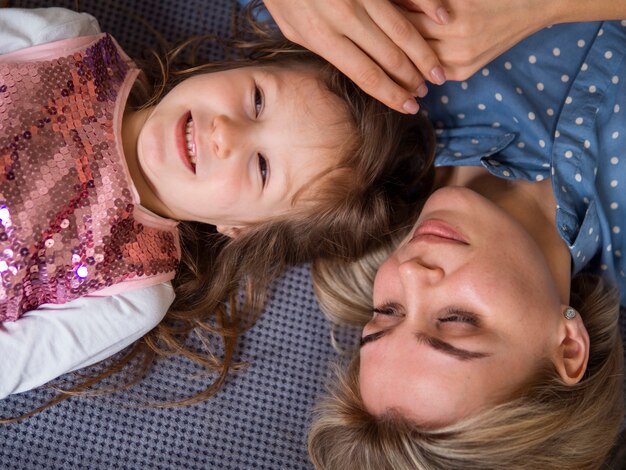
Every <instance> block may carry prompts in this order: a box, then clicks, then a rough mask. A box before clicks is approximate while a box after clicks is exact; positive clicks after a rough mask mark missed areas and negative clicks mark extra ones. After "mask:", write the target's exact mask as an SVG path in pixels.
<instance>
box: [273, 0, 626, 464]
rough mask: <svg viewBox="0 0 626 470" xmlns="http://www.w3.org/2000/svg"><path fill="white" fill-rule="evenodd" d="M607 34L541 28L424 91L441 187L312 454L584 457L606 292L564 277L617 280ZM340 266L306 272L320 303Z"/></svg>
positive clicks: (407, 243) (616, 76)
mask: <svg viewBox="0 0 626 470" xmlns="http://www.w3.org/2000/svg"><path fill="white" fill-rule="evenodd" d="M270 3H271V2H270ZM560 6H563V4H561V5H560ZM578 6H579V7H580V6H581V5H580V4H579V5H578ZM596 6H597V5H596ZM623 6H624V5H623V2H618V3H617V4H615V2H613V5H612V7H614V8H615V10H614V11H613V13H611V14H615V15H618V16H616V17H619V16H626V12H625V11H624V9H623ZM620 8H622V9H621V10H619V9H620ZM601 9H602V8H600V10H601ZM451 13H453V11H452V12H451ZM576 13H577V14H578V15H579V16H577V17H576V18H573V17H571V18H570V19H582V18H585V16H584V15H581V11H580V10H577V12H576ZM605 13H606V12H605ZM535 16H537V15H535ZM547 17H548V21H550V22H552V20H554V19H560V20H563V19H564V18H565V16H561V17H551V16H550V15H547ZM609 17H613V16H609ZM494 22H495V23H497V22H498V19H497V18H496V19H494ZM442 29H443V28H442ZM625 37H626V36H625V35H624V26H623V25H621V24H619V23H605V24H587V25H571V26H570V25H568V26H561V27H554V28H552V29H551V30H546V31H544V32H542V33H540V34H538V35H536V36H534V37H533V38H531V39H529V41H526V42H524V44H522V45H520V47H518V48H516V49H514V50H513V51H511V52H510V53H509V54H508V55H506V56H505V57H502V58H500V59H499V60H498V61H496V62H494V63H491V64H490V65H489V66H488V67H487V68H485V69H483V71H482V73H481V74H480V75H478V76H477V77H474V78H472V80H468V81H467V82H463V83H461V84H447V85H446V87H445V89H441V90H438V95H437V96H436V97H433V96H430V99H431V101H430V102H427V106H428V109H429V115H430V117H431V118H433V120H435V122H436V123H437V121H440V122H439V126H440V127H442V128H443V129H442V131H441V132H440V135H441V138H442V139H441V144H442V147H441V148H440V152H439V154H438V156H437V165H438V166H440V167H443V168H441V170H444V171H441V172H440V175H439V177H440V182H441V184H442V185H443V186H445V187H444V188H443V189H441V190H439V191H437V192H436V193H434V194H433V195H432V196H431V198H430V199H429V200H428V202H427V203H426V205H425V207H424V211H423V213H422V215H421V216H420V218H419V219H418V221H417V224H416V226H415V227H414V228H413V229H412V230H411V231H410V234H409V236H408V237H407V238H406V239H405V240H404V241H403V242H402V243H400V244H399V247H398V249H397V250H396V252H395V253H394V254H393V255H391V256H390V258H389V259H388V260H387V261H385V263H384V264H383V265H382V266H381V267H380V269H379V271H378V274H377V276H376V282H375V284H374V292H373V300H374V302H373V307H374V317H373V319H371V321H370V322H369V323H368V324H367V325H366V326H365V329H364V332H363V339H362V344H363V345H362V348H361V353H360V360H359V359H357V360H355V362H353V364H352V366H351V370H350V372H349V373H348V375H347V376H345V377H343V378H342V380H341V381H340V384H339V385H338V386H337V387H336V388H335V391H334V396H333V398H331V399H330V400H328V401H326V402H325V404H324V405H322V407H321V414H320V415H319V416H318V419H317V421H316V423H315V424H314V426H313V430H312V432H311V435H310V441H309V443H310V446H309V449H310V453H311V457H312V460H313V462H314V464H315V465H316V466H317V467H318V468H359V469H362V468H372V469H373V468H377V469H378V468H394V469H398V468H446V469H448V468H463V469H467V468H597V467H598V466H599V465H600V464H601V462H602V461H603V459H604V457H605V455H606V453H607V451H608V449H609V448H610V446H611V444H612V442H613V438H614V435H615V434H616V432H617V428H618V425H619V422H620V420H621V416H622V412H621V411H622V367H623V366H622V353H621V345H620V341H619V333H618V330H617V314H618V301H617V298H616V296H615V293H611V292H610V291H609V290H607V288H605V287H603V285H602V284H601V283H600V282H597V281H595V280H593V281H589V280H588V279H585V277H583V276H577V275H578V273H580V272H581V271H582V270H583V269H585V270H595V271H597V272H599V273H604V274H605V275H606V276H607V277H609V278H612V280H613V281H617V282H620V283H622V285H623V275H624V274H623V272H624V268H623V262H622V259H621V249H620V246H619V245H621V244H622V241H623V235H621V236H620V234H621V231H622V227H621V226H620V223H621V222H622V221H623V220H624V216H625V214H624V212H623V208H624V207H625V206H624V203H626V201H621V200H620V198H619V196H620V191H619V189H618V188H619V186H620V183H621V184H623V182H621V180H620V176H621V175H623V174H624V171H623V169H621V157H622V156H623V150H622V149H623V148H624V146H623V143H620V141H621V138H622V137H621V136H620V130H623V128H624V124H625V122H624V118H623V117H622V115H621V112H622V111H621V107H623V106H624V104H623V103H621V100H623V96H624V90H623V88H622V80H621V78H622V77H624V65H623V55H622V53H621V50H622V49H623V44H624V43H626V39H625ZM559 41H566V44H560V43H559ZM567 41H569V42H567ZM559 58H561V59H559ZM481 82H484V83H481ZM529 84H530V86H529ZM468 90H469V91H468ZM485 90H486V91H485ZM481 91H482V95H481V94H480V93H481ZM486 100H490V101H486ZM485 110H489V111H490V112H489V113H482V114H481V112H482V111H485ZM371 264H372V265H375V264H376V263H375V262H372V263H371ZM370 267H371V265H370ZM340 269H341V268H340ZM344 271H345V270H344ZM366 274H369V273H366ZM350 275H351V276H352V277H349V278H348V282H347V284H348V287H349V288H346V286H345V285H343V286H336V285H330V284H326V285H324V284H322V283H321V282H322V281H324V280H325V278H324V276H323V275H322V276H321V277H320V276H318V279H317V282H318V292H320V291H321V293H322V294H323V296H322V300H323V301H324V302H325V303H326V307H327V308H326V309H327V310H329V307H330V309H332V310H333V313H334V314H335V315H339V316H341V308H342V307H339V306H338V305H339V304H338V303H337V299H341V298H342V297H343V296H344V293H346V292H350V291H351V292H355V291H359V290H360V291H362V292H366V291H367V287H368V286H367V275H366V276H364V279H362V280H359V278H358V277H354V275H353V273H350ZM573 276H574V278H572V277H573ZM335 277H336V274H335ZM328 278H329V279H330V275H329V277H328ZM361 281H362V282H361ZM342 288H343V291H342V290H341V289H342ZM623 292H624V289H623ZM348 295H349V298H348V299H346V302H343V303H342V304H341V305H344V306H345V307H349V308H347V309H346V310H347V311H352V312H353V313H351V317H349V318H348V319H349V320H351V321H352V322H353V323H354V322H356V323H358V322H359V321H360V319H362V318H363V317H364V316H365V315H366V314H365V313H363V312H362V314H361V316H360V317H359V316H358V315H356V316H355V314H354V310H352V309H353V308H354V307H355V305H358V304H359V300H360V299H354V294H352V295H351V296H352V298H350V294H348ZM366 304H367V302H366V301H363V302H361V305H366ZM357 313H358V312H357ZM363 323H365V322H363Z"/></svg>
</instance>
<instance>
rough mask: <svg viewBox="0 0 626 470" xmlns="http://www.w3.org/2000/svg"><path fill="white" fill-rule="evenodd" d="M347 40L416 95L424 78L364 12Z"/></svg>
mask: <svg viewBox="0 0 626 470" xmlns="http://www.w3.org/2000/svg"><path fill="white" fill-rule="evenodd" d="M349 31H350V33H349V35H348V39H350V40H351V41H352V42H353V43H354V44H355V45H356V46H357V47H359V48H360V49H361V50H362V51H363V52H365V53H366V54H367V55H368V56H369V57H370V58H371V59H372V60H373V61H374V62H375V63H376V64H378V66H379V67H380V68H381V69H383V71H385V72H386V73H387V75H389V76H390V77H391V78H393V79H394V80H395V82H396V83H398V84H399V85H401V86H402V87H404V89H405V90H407V91H409V92H411V93H413V94H418V92H417V90H418V89H419V88H420V87H421V86H422V85H423V84H424V78H423V77H422V74H421V73H420V72H419V71H418V69H417V67H416V66H415V65H414V64H413V62H412V61H411V60H410V59H409V57H408V56H407V55H406V53H405V52H404V51H403V50H402V49H401V48H400V47H398V45H397V44H395V43H394V42H393V41H392V40H391V39H390V38H389V37H388V36H387V34H386V33H385V32H384V31H382V30H381V29H380V28H379V25H378V24H377V23H376V22H375V21H374V20H373V19H372V18H370V17H368V16H367V13H366V12H363V15H362V17H361V18H358V20H355V24H354V25H352V26H351V27H350V28H349Z"/></svg>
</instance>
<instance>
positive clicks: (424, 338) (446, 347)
mask: <svg viewBox="0 0 626 470" xmlns="http://www.w3.org/2000/svg"><path fill="white" fill-rule="evenodd" d="M415 338H417V341H418V342H420V343H425V344H427V345H429V346H430V347H431V348H433V349H436V350H437V351H441V352H443V353H446V354H448V355H450V356H453V357H455V358H457V359H460V360H461V361H470V360H472V359H483V358H485V357H489V356H490V354H487V353H483V352H475V351H468V350H466V349H460V348H456V347H454V346H452V345H451V344H450V343H446V342H445V341H442V340H440V339H438V338H434V337H432V336H429V335H426V334H424V333H415Z"/></svg>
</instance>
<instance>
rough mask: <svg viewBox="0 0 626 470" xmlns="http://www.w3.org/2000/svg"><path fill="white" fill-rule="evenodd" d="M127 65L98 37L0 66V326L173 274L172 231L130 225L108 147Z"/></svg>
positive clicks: (122, 177)
mask: <svg viewBox="0 0 626 470" xmlns="http://www.w3.org/2000/svg"><path fill="white" fill-rule="evenodd" d="M132 67H134V66H133V65H129V64H128V63H127V62H125V60H124V59H123V56H122V55H121V54H120V52H119V51H118V49H117V45H116V44H115V42H114V41H113V40H112V39H111V38H110V37H109V36H107V35H103V36H102V37H101V38H100V39H97V40H95V41H94V42H93V43H92V44H91V45H90V46H88V47H86V48H84V49H83V50H82V51H79V52H74V53H73V54H72V55H69V56H66V57H59V58H57V59H53V60H47V61H40V62H24V63H2V64H0V321H10V320H15V319H17V318H18V317H19V316H20V315H21V314H22V313H23V312H25V311H28V310H31V309H34V308H37V307H38V306H39V305H41V304H42V303H57V304H58V303H65V302H68V301H70V300H73V299H75V298H77V297H81V296H84V295H87V294H89V293H92V292H96V291H98V290H101V289H103V288H105V287H107V286H111V285H113V284H117V283H120V282H124V281H127V280H131V279H138V278H142V277H148V276H154V275H158V274H168V275H171V274H172V273H173V272H174V271H175V270H176V268H177V265H178V261H179V255H180V254H179V248H178V233H177V231H176V230H175V229H169V228H168V229H166V228H163V227H159V225H158V224H155V227H152V226H150V227H149V226H146V225H145V224H142V223H139V222H138V221H137V220H136V219H135V215H134V214H135V212H136V210H135V209H136V207H135V202H134V200H133V196H132V194H133V191H131V187H132V186H131V182H130V179H129V176H128V174H127V170H126V167H125V164H124V162H123V160H122V159H123V155H122V154H121V153H120V152H119V150H118V147H117V141H116V139H117V136H116V135H115V132H114V130H115V129H116V128H117V126H116V125H115V123H114V122H113V116H114V115H115V111H116V108H117V107H119V106H123V103H121V102H119V101H118V96H120V95H121V93H120V90H121V88H122V86H123V85H124V84H125V83H126V82H127V81H128V80H132V77H133V76H134V73H130V71H131V68H132ZM157 227H159V228H157Z"/></svg>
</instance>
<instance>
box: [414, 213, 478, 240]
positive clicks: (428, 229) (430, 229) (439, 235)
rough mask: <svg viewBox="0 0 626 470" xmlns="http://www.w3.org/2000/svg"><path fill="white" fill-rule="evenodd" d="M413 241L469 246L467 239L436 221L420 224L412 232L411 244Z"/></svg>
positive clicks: (444, 223) (448, 226)
mask: <svg viewBox="0 0 626 470" xmlns="http://www.w3.org/2000/svg"><path fill="white" fill-rule="evenodd" d="M413 241H426V242H427V241H435V242H441V241H444V242H445V241H448V242H453V243H460V244H463V245H469V243H468V242H467V239H466V238H465V237H464V236H463V235H461V234H460V233H459V232H457V231H456V230H455V229H453V228H452V227H451V226H450V225H448V224H447V223H446V222H443V221H442V220H438V219H429V220H424V221H423V222H421V223H420V224H419V225H418V226H417V228H416V229H415V232H413V237H412V238H411V242H413Z"/></svg>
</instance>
